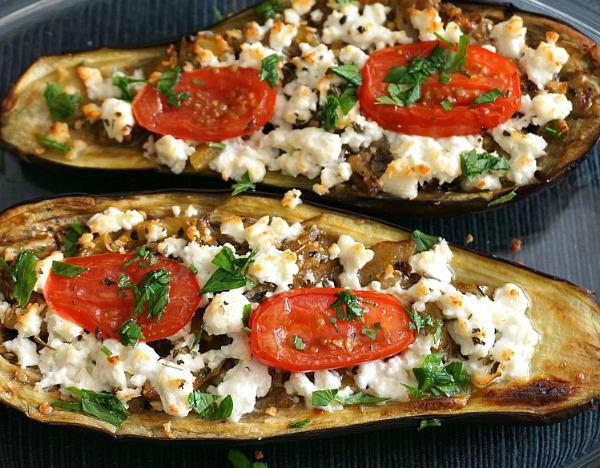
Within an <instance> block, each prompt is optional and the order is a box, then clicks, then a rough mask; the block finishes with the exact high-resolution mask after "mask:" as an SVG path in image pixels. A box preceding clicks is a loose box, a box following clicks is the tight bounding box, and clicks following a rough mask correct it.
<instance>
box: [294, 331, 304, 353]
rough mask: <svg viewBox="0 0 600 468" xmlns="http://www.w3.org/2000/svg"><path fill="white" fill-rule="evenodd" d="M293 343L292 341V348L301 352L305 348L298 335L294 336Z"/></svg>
mask: <svg viewBox="0 0 600 468" xmlns="http://www.w3.org/2000/svg"><path fill="white" fill-rule="evenodd" d="M293 341H294V348H296V349H299V350H303V349H304V348H306V345H305V344H304V341H302V338H300V337H299V336H298V335H294V338H293Z"/></svg>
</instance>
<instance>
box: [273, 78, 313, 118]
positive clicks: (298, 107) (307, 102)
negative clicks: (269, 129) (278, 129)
mask: <svg viewBox="0 0 600 468" xmlns="http://www.w3.org/2000/svg"><path fill="white" fill-rule="evenodd" d="M290 84H292V83H290ZM294 84H295V83H294ZM286 88H287V87H286ZM317 101H318V98H317V95H316V94H315V93H314V92H313V91H312V90H311V89H310V88H309V87H308V86H305V85H300V86H297V87H296V88H295V89H294V91H293V92H292V94H291V95H290V99H289V100H287V101H286V103H285V107H284V108H283V110H282V116H283V120H284V121H285V122H287V123H290V124H295V123H303V122H307V121H309V120H310V118H311V117H312V114H313V112H315V111H316V110H317Z"/></svg>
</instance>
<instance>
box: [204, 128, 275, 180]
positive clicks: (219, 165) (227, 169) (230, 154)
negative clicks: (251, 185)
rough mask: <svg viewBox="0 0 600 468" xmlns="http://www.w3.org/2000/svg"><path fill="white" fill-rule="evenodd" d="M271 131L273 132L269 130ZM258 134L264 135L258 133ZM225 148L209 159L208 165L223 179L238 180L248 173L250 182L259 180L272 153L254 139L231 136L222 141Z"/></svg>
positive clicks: (261, 178) (264, 172)
mask: <svg viewBox="0 0 600 468" xmlns="http://www.w3.org/2000/svg"><path fill="white" fill-rule="evenodd" d="M271 133H273V132H271ZM257 135H259V136H261V137H262V136H264V135H262V133H260V132H259V133H258V134H257ZM224 143H225V145H226V146H225V148H224V149H223V150H221V152H220V153H219V155H218V156H217V157H216V158H214V159H213V160H211V161H210V163H209V167H210V168H211V169H212V170H213V171H217V172H219V173H220V174H221V177H222V178H223V180H229V179H234V180H240V179H241V178H242V176H243V175H244V174H246V173H248V177H249V178H250V180H251V181H252V182H260V181H261V180H263V178H264V177H265V174H266V172H267V170H266V167H265V166H266V165H267V164H268V163H269V162H270V161H271V159H272V157H273V155H272V152H271V151H270V150H269V149H268V148H266V149H265V148H262V147H260V146H259V145H258V143H257V142H256V141H255V140H247V141H246V140H243V139H242V138H233V139H231V140H227V141H225V142H224Z"/></svg>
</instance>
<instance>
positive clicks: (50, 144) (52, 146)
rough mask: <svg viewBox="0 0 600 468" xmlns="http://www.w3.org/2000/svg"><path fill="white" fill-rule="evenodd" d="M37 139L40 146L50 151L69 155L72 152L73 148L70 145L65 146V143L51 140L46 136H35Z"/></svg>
mask: <svg viewBox="0 0 600 468" xmlns="http://www.w3.org/2000/svg"><path fill="white" fill-rule="evenodd" d="M35 139H36V140H37V141H38V143H39V144H40V145H42V146H43V147H44V148H47V149H49V150H54V151H58V152H60V153H68V152H69V151H71V147H70V146H69V145H65V144H64V143H60V142H58V141H56V140H52V139H51V138H48V137H45V136H44V135H41V134H39V133H38V134H37V135H36V136H35Z"/></svg>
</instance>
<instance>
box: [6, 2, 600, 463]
mask: <svg viewBox="0 0 600 468" xmlns="http://www.w3.org/2000/svg"><path fill="white" fill-rule="evenodd" d="M251 3H252V0H197V1H193V0H96V1H81V0H42V1H39V2H37V3H35V2H32V1H31V0H20V1H7V0H0V70H2V73H1V74H0V95H5V94H6V93H7V92H8V90H9V87H10V85H11V83H13V82H14V80H15V79H16V78H17V77H18V75H19V74H20V73H21V72H22V71H23V70H24V69H25V67H27V66H28V65H29V64H30V63H31V62H32V61H33V60H34V59H35V58H37V57H38V56H40V55H44V54H51V53H60V52H64V51H69V50H74V49H77V50H81V49H89V48H95V47H100V46H118V45H136V44H137V45H142V44H147V43H149V42H161V41H165V40H168V39H172V38H175V37H177V36H178V35H179V34H181V33H183V32H191V31H195V30H198V29H201V28H202V27H204V26H206V25H209V24H210V23H211V22H213V21H214V20H215V7H218V8H219V10H220V11H222V12H224V13H228V12H233V11H236V10H238V9H241V8H243V7H245V6H247V5H249V4H251ZM516 3H517V4H518V5H520V6H525V7H527V8H529V9H532V10H536V9H537V11H543V12H546V13H548V14H551V15H552V14H554V15H555V16H560V17H562V18H563V19H566V20H567V22H568V23H570V24H572V25H573V26H575V27H579V28H580V29H585V30H586V32H587V33H588V34H590V35H594V34H597V33H594V27H596V28H597V27H600V21H597V20H598V18H600V2H597V0H577V1H575V0H570V1H569V0H547V1H546V2H544V3H546V4H549V5H551V6H552V7H555V8H556V9H554V10H552V8H548V7H547V6H544V5H541V3H540V2H537V1H534V0H531V1H528V2H516ZM571 15H573V16H575V17H576V18H578V19H580V20H582V21H583V23H581V22H579V21H578V20H576V19H575V18H573V17H572V16H571ZM596 153H597V149H596V150H595V151H594V154H592V155H591V157H590V158H589V159H588V160H587V161H586V162H585V163H584V164H583V165H582V166H581V167H579V168H578V170H577V171H575V172H574V173H572V174H571V175H569V176H568V177H567V178H566V179H565V180H563V181H562V182H561V183H560V184H559V185H557V186H555V187H553V188H551V189H550V190H547V191H545V192H543V193H541V194H538V195H536V196H534V197H532V198H530V199H528V200H525V201H523V202H520V203H518V204H516V205H514V206H510V207H504V208H501V209H500V210H497V211H495V212H492V213H488V214H479V215H472V216H461V217H456V218H451V219H418V218H397V219H391V220H390V221H394V222H397V223H399V224H401V225H404V226H409V227H411V228H419V229H423V230H425V231H427V232H431V233H436V234H441V235H443V236H445V237H446V238H448V239H449V240H452V241H454V242H457V243H463V242H464V239H465V237H466V236H467V234H469V233H470V234H472V235H473V236H474V238H475V242H474V243H473V246H474V247H476V248H477V249H480V250H482V251H484V252H488V253H493V254H496V255H499V256H502V257H505V258H509V259H514V260H517V261H522V262H524V263H525V264H527V265H530V266H532V267H534V268H537V269H539V270H542V271H545V272H547V273H551V274H554V275H557V276H561V277H566V278H568V279H570V280H572V281H574V282H576V283H578V284H580V285H581V286H584V287H586V288H589V289H591V290H596V291H597V290H600V262H599V261H598V254H597V252H598V234H599V233H600V218H599V216H598V212H599V211H600V203H599V202H598V200H600V161H599V160H598V157H597V156H598V155H597V154H596ZM199 183H200V182H198V181H197V180H192V179H182V178H178V179H174V178H167V177H161V176H156V175H154V176H153V175H150V176H148V175H144V176H133V177H115V176H96V177H93V176H86V177H83V176H80V175H76V176H72V175H71V176H64V175H61V174H60V173H51V172H48V171H47V170H45V169H43V168H39V167H35V166H28V165H24V164H21V163H20V162H18V161H17V158H16V157H14V156H13V155H9V154H7V155H6V157H5V167H4V169H2V170H0V209H4V208H6V207H8V206H10V205H12V204H14V203H17V202H22V201H24V200H27V199H31V198H34V197H40V196H45V195H51V194H58V193H65V192H84V191H87V192H93V193H101V192H107V191H110V192H115V191H124V190H142V189H146V190H147V189H156V188H162V187H164V188H166V187H172V188H173V187H197V186H198V185H199ZM204 186H205V187H206V185H204ZM513 238H518V239H520V240H521V241H522V245H523V248H522V251H521V252H519V253H517V254H512V253H511V249H510V245H511V241H512V239H513ZM0 434H1V436H0V466H1V467H6V468H9V467H11V468H12V467H33V466H35V467H39V466H44V467H45V468H55V467H56V468H63V467H65V468H66V467H90V468H92V467H94V468H95V467H98V468H108V467H116V466H127V467H131V468H133V467H137V466H140V467H147V468H151V467H161V468H163V467H164V468H166V467H177V468H181V467H188V466H194V467H200V466H211V467H212V466H228V463H227V461H226V458H227V450H228V448H229V446H227V445H219V446H214V445H209V444H194V443H170V444H167V443H160V444H159V443H151V442H147V441H140V440H112V439H110V438H109V437H106V436H102V435H97V434H94V433H90V432H86V431H82V430H80V429H71V428H62V427H50V426H46V425H43V424H40V423H35V422H31V421H29V420H28V419H27V418H26V417H25V416H23V415H22V414H19V413H17V412H16V411H13V410H11V409H8V408H5V407H0ZM255 449H261V450H263V451H264V454H265V459H266V461H267V462H268V463H269V466H271V467H274V466H275V467H284V466H285V467H289V468H292V467H298V468H312V467H325V466H356V467H361V468H363V467H364V468H366V467H399V466H424V467H425V466H427V467H431V466H440V467H455V466H460V467H472V466H473V467H475V466H514V467H522V466H543V467H547V468H549V467H555V466H556V467H558V466H568V465H574V466H590V467H591V466H600V458H598V455H600V415H599V414H598V412H597V411H594V412H588V413H585V414H581V415H579V416H577V417H575V418H572V419H570V420H568V421H565V422H563V423H559V424H556V425H553V426H544V427H519V426H504V425H500V426H499V425H496V426H486V425H474V424H472V425H461V426H451V425H446V426H445V427H441V428H436V429H428V430H424V431H422V432H417V431H416V429H390V430H386V431H378V432H371V433H368V434H358V435H348V436H341V437H335V438H324V439H316V440H310V441H297V442H289V441H285V442H280V443H275V444H271V445H260V444H259V445H256V446H252V447H250V446H248V447H245V448H242V450H244V451H245V452H246V453H247V454H252V453H253V452H254V450H255Z"/></svg>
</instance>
